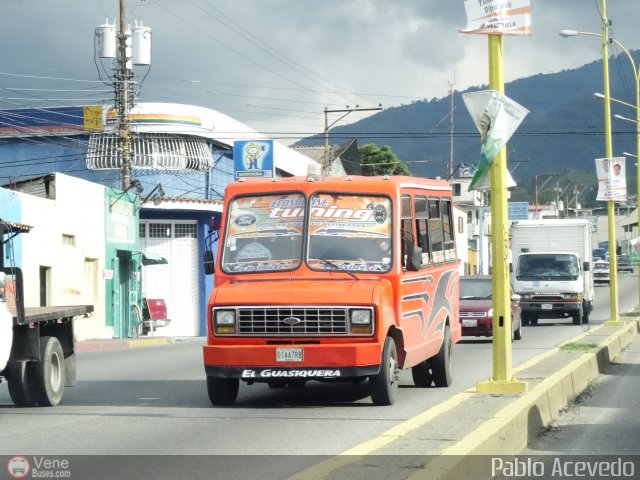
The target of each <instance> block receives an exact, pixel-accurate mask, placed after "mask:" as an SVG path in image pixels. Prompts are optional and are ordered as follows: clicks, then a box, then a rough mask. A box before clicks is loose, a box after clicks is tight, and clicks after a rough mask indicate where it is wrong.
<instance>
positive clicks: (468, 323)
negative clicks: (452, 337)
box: [462, 319, 478, 327]
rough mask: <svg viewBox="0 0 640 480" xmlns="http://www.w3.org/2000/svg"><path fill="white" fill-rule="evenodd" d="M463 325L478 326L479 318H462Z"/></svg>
mask: <svg viewBox="0 0 640 480" xmlns="http://www.w3.org/2000/svg"><path fill="white" fill-rule="evenodd" d="M462 326H463V327H477V326H478V320H465V319H462Z"/></svg>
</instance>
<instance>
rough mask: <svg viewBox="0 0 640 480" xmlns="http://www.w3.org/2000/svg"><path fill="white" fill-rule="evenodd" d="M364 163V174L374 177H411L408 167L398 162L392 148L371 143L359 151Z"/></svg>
mask: <svg viewBox="0 0 640 480" xmlns="http://www.w3.org/2000/svg"><path fill="white" fill-rule="evenodd" d="M358 151H359V152H360V157H361V160H362V161H361V163H362V174H363V175H367V176H374V175H411V172H410V171H409V169H408V168H407V166H406V165H405V164H404V163H403V162H401V161H400V160H398V157H396V156H395V154H394V153H393V152H392V151H391V148H390V147H388V146H386V145H385V146H384V147H382V148H378V146H377V145H375V144H373V143H369V144H367V145H363V146H362V147H360V148H359V149H358Z"/></svg>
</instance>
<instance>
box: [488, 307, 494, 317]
mask: <svg viewBox="0 0 640 480" xmlns="http://www.w3.org/2000/svg"><path fill="white" fill-rule="evenodd" d="M487 317H493V308H490V309H489V310H487Z"/></svg>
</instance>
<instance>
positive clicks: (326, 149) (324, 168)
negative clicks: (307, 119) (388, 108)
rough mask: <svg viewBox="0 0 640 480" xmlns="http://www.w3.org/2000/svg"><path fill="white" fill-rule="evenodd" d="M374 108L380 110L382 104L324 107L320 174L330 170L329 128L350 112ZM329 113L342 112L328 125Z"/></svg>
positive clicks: (324, 174) (327, 173)
mask: <svg viewBox="0 0 640 480" xmlns="http://www.w3.org/2000/svg"><path fill="white" fill-rule="evenodd" d="M374 110H382V105H381V104H378V106H377V107H373V108H360V107H359V106H358V105H356V106H355V107H354V108H351V107H349V105H347V107H346V108H343V109H338V110H329V109H328V108H327V107H325V108H324V156H323V158H322V175H323V176H325V177H326V176H328V175H329V173H330V172H331V160H332V159H331V158H330V155H329V129H330V128H331V127H333V126H334V125H335V124H336V123H338V122H339V121H340V120H342V119H343V118H344V117H346V116H347V115H349V114H350V113H351V112H371V111H374ZM329 113H344V115H342V116H341V117H340V118H338V119H337V120H336V121H334V122H333V123H332V124H331V125H329V116H328V114H329Z"/></svg>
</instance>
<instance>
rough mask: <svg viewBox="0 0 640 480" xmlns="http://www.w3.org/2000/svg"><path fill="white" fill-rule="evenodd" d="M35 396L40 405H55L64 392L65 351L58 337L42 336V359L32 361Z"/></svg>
mask: <svg viewBox="0 0 640 480" xmlns="http://www.w3.org/2000/svg"><path fill="white" fill-rule="evenodd" d="M31 368H32V373H33V396H34V398H35V400H36V403H37V404H38V406H40V407H55V406H56V405H58V404H59V403H60V400H62V393H63V392H64V353H63V352H62V347H61V346H60V342H59V341H58V339H57V338H56V337H41V338H40V361H37V362H31Z"/></svg>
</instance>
